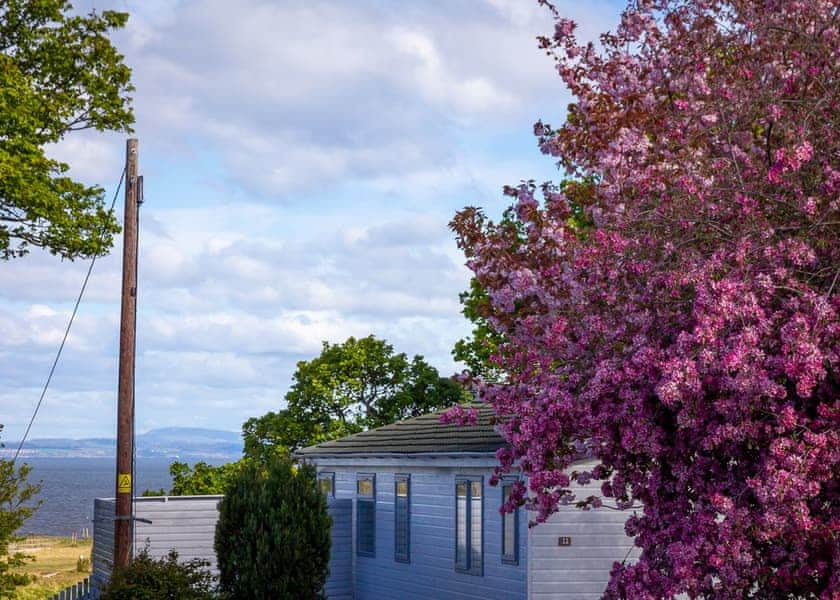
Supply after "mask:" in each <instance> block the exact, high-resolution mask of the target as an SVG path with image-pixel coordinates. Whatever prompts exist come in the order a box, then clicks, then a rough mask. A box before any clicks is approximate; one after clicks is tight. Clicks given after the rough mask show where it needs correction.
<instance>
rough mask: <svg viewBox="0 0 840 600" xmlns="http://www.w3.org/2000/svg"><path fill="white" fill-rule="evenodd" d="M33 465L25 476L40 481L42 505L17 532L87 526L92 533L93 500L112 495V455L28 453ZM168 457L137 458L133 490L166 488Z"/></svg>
mask: <svg viewBox="0 0 840 600" xmlns="http://www.w3.org/2000/svg"><path fill="white" fill-rule="evenodd" d="M23 462H26V463H27V464H29V465H31V466H32V472H31V473H30V474H29V477H28V478H27V480H28V481H29V482H30V483H38V482H39V481H40V482H41V493H40V494H39V496H38V498H39V499H40V500H41V502H42V503H41V507H40V508H39V509H38V510H37V511H35V513H34V514H33V515H32V516H31V517H29V519H27V520H26V521H25V522H24V525H23V527H22V528H21V529H20V530H19V533H20V534H23V535H29V534H38V535H55V536H64V537H69V536H71V535H72V534H74V533H75V534H76V535H78V536H81V535H82V534H83V533H84V530H85V529H87V530H88V532H89V534H90V535H93V500H94V499H95V498H113V497H114V486H115V472H116V465H115V460H114V458H52V457H50V458H47V457H40V458H39V457H27V458H26V459H23ZM170 462H171V461H170V459H165V458H146V459H143V458H138V459H137V462H136V464H135V475H134V480H135V490H136V493H137V495H140V494H141V493H142V492H143V491H144V490H147V489H148V490H159V489H161V488H163V489H164V490H167V491H168V490H169V489H170V488H171V487H172V479H171V477H170V476H169V463H170Z"/></svg>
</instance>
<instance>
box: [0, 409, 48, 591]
mask: <svg viewBox="0 0 840 600" xmlns="http://www.w3.org/2000/svg"><path fill="white" fill-rule="evenodd" d="M2 431H3V426H2V425H0V432H2ZM0 447H3V445H2V444H0ZM31 470H32V468H31V467H30V466H29V465H25V464H24V465H20V466H16V465H15V463H13V462H12V461H11V460H5V459H2V458H0V598H14V597H15V588H16V587H17V586H19V585H25V584H26V583H28V581H29V578H28V577H27V576H26V575H23V574H20V573H15V569H17V568H18V567H21V566H23V565H24V564H25V562H26V561H27V560H29V559H31V558H32V557H30V556H26V555H25V554H23V553H21V552H14V553H11V554H10V546H11V544H13V543H14V542H16V541H18V540H20V539H21V538H20V537H19V536H16V535H15V532H16V531H17V530H18V529H20V527H21V525H23V523H24V521H26V519H28V518H29V517H30V516H31V515H32V513H33V512H35V510H36V509H37V508H38V506H39V505H40V501H38V502H36V503H34V504H33V503H32V499H33V498H34V497H35V495H36V494H38V492H40V490H41V486H40V485H33V484H30V483H27V482H26V478H27V477H28V476H29V473H30V471H31Z"/></svg>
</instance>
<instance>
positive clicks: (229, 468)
mask: <svg viewBox="0 0 840 600" xmlns="http://www.w3.org/2000/svg"><path fill="white" fill-rule="evenodd" d="M242 466H243V462H242V461H241V460H238V461H236V462H232V463H226V464H224V465H219V466H213V465H210V464H207V463H206V462H197V463H195V464H194V465H193V466H192V468H191V467H190V466H189V465H188V464H187V463H183V462H177V461H176V462H174V463H172V464H171V465H169V474H170V475H171V476H172V490H171V491H170V492H169V494H170V495H171V496H203V495H208V494H222V493H224V489H225V487H226V486H227V484H228V482H229V481H230V480H231V479H232V478H234V477H235V476H236V475H237V474H238V473H239V471H241V470H242Z"/></svg>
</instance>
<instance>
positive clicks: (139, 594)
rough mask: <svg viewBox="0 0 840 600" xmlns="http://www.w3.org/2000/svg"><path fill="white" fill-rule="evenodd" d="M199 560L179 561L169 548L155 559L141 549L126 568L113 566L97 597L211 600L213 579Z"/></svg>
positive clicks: (214, 584) (214, 585)
mask: <svg viewBox="0 0 840 600" xmlns="http://www.w3.org/2000/svg"><path fill="white" fill-rule="evenodd" d="M207 566H208V563H207V561H203V560H200V559H194V560H191V561H187V562H179V561H178V553H177V552H176V551H175V550H172V551H170V553H169V555H168V556H166V557H165V558H161V559H155V558H152V557H151V556H149V551H148V548H146V549H144V550H143V551H142V552H141V553H140V554H139V555H138V556H137V557H135V558H134V560H133V561H132V562H131V564H130V565H129V566H128V567H125V568H121V569H115V570H114V573H113V575H112V576H111V580H110V581H109V582H108V585H106V586H105V589H104V590H103V591H102V596H101V597H100V600H163V599H166V600H169V599H171V600H176V599H177V600H214V599H215V598H217V595H216V582H215V578H214V577H213V576H212V575H211V574H210V572H209V571H207Z"/></svg>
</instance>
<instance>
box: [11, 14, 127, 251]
mask: <svg viewBox="0 0 840 600" xmlns="http://www.w3.org/2000/svg"><path fill="white" fill-rule="evenodd" d="M71 9H72V6H71V4H70V3H69V2H66V1H63V0H38V1H37V2H33V1H31V0H7V1H5V2H2V3H0V258H4V259H9V258H13V257H16V256H22V255H23V254H26V252H27V251H28V248H29V247H30V246H36V247H43V248H46V249H48V250H49V251H50V252H52V253H53V254H58V255H60V256H62V257H65V258H71V259H72V258H75V257H79V256H93V255H97V254H101V253H103V252H104V251H106V250H107V249H108V248H110V246H111V243H112V236H113V234H114V233H115V232H117V231H119V227H118V225H117V222H116V220H115V218H114V215H113V214H112V213H111V212H109V211H108V210H106V208H105V205H104V198H103V194H104V191H103V190H102V188H101V187H98V186H86V185H84V184H82V183H79V182H77V181H74V180H73V179H71V178H70V177H68V176H66V172H67V170H68V168H69V166H68V165H67V164H65V163H62V162H60V161H57V160H54V159H51V158H49V157H48V156H47V155H46V153H45V147H46V146H47V145H49V144H53V143H56V142H59V141H60V140H62V139H64V138H65V137H66V136H67V135H68V134H70V133H72V132H76V131H80V130H84V129H96V130H99V131H124V132H129V131H131V124H132V123H133V121H134V115H133V113H132V109H131V98H130V97H129V96H128V94H129V93H130V92H131V91H132V90H133V89H134V88H133V87H132V85H131V82H130V75H131V71H130V69H129V68H128V67H127V66H126V65H125V64H123V56H122V55H121V54H119V53H118V52H117V50H116V49H115V48H114V46H113V45H112V44H111V42H110V41H109V39H108V34H109V33H110V32H112V31H113V30H116V29H119V28H121V27H123V26H124V25H125V23H126V20H127V19H128V15H127V14H125V13H119V12H114V11H103V12H101V13H95V12H92V13H90V14H89V15H87V16H79V15H73V14H72V13H71Z"/></svg>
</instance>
